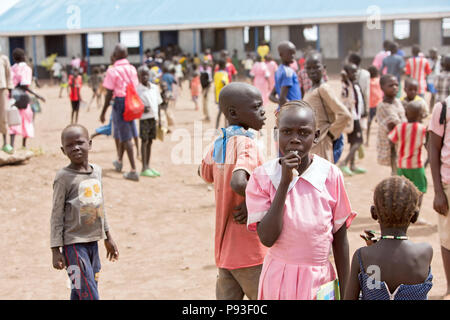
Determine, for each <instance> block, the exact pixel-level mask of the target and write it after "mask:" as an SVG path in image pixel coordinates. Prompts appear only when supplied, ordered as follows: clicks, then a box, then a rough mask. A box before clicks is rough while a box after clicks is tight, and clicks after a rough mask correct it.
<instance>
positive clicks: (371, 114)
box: [369, 107, 377, 122]
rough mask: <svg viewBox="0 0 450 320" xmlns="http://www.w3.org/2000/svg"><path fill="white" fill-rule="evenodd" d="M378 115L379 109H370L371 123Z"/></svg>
mask: <svg viewBox="0 0 450 320" xmlns="http://www.w3.org/2000/svg"><path fill="white" fill-rule="evenodd" d="M376 115H377V107H373V108H370V109H369V122H372V120H373V118H375V116H376Z"/></svg>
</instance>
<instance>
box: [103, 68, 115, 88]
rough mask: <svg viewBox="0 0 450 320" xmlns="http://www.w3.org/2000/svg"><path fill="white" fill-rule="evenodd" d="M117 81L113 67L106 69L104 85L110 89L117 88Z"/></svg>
mask: <svg viewBox="0 0 450 320" xmlns="http://www.w3.org/2000/svg"><path fill="white" fill-rule="evenodd" d="M115 81H116V76H115V74H114V71H113V69H112V68H109V69H108V70H107V71H106V75H105V79H104V80H103V87H104V88H106V89H108V90H114V89H115Z"/></svg>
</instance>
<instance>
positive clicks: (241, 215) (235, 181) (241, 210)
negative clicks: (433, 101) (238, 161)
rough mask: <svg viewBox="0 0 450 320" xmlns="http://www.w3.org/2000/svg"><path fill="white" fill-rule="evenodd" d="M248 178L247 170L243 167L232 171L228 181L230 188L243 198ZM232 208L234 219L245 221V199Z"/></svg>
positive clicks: (239, 221) (240, 221) (241, 222)
mask: <svg viewBox="0 0 450 320" xmlns="http://www.w3.org/2000/svg"><path fill="white" fill-rule="evenodd" d="M249 178H250V175H249V174H248V172H247V171H245V170H243V169H239V170H236V171H234V172H233V175H232V177H231V182H230V187H231V190H233V191H234V192H235V193H237V194H238V195H240V196H242V197H244V198H245V189H246V187H247V183H248V179H249ZM234 210H236V211H235V212H234V213H233V216H234V221H236V222H237V223H240V224H244V223H247V214H248V212H247V205H246V203H245V199H244V201H243V202H242V203H241V204H240V205H239V206H237V207H235V208H234Z"/></svg>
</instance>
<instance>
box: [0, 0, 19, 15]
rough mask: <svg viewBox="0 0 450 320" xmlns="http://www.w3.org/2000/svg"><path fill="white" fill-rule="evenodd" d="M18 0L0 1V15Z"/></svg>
mask: <svg viewBox="0 0 450 320" xmlns="http://www.w3.org/2000/svg"><path fill="white" fill-rule="evenodd" d="M19 1H20V0H1V1H0V14H2V13H3V12H5V11H6V10H8V9H9V8H11V7H12V6H13V5H15V4H16V3H17V2H19Z"/></svg>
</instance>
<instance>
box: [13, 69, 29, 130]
mask: <svg viewBox="0 0 450 320" xmlns="http://www.w3.org/2000/svg"><path fill="white" fill-rule="evenodd" d="M11 76H12V81H13V85H14V87H16V86H17V85H19V84H20V85H25V86H29V85H31V80H32V70H31V68H30V67H29V66H28V65H27V64H26V63H25V62H19V63H15V64H14V65H13V66H11ZM19 113H20V116H21V117H22V124H21V125H17V126H11V127H9V134H14V135H15V134H18V135H21V136H22V137H24V138H33V137H34V125H33V110H32V109H31V106H30V105H28V106H27V108H26V109H19Z"/></svg>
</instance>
